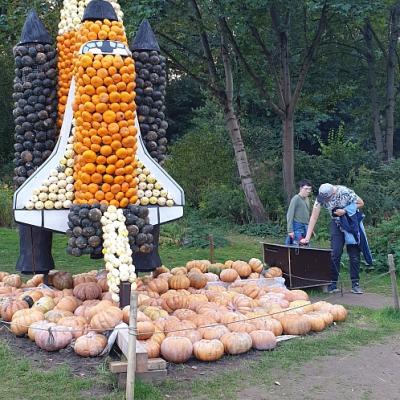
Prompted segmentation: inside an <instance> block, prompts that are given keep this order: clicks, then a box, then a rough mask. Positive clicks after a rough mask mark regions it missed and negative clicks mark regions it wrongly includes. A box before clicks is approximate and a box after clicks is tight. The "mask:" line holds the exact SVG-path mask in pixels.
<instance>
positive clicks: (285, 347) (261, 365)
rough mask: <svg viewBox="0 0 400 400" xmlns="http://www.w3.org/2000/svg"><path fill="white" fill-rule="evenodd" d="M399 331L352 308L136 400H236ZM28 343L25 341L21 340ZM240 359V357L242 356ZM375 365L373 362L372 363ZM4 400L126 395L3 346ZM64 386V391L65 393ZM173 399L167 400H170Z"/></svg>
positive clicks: (139, 391)
mask: <svg viewBox="0 0 400 400" xmlns="http://www.w3.org/2000/svg"><path fill="white" fill-rule="evenodd" d="M399 329H400V316H399V315H398V314H396V313H395V312H393V311H392V310H380V311H372V310H368V309H365V308H361V307H358V308H352V309H351V311H350V317H349V319H348V320H347V321H346V322H345V323H342V324H340V325H338V326H333V327H331V328H328V329H327V330H326V331H324V332H322V333H320V334H317V335H307V336H306V337H303V338H300V339H294V340H291V341H288V342H284V343H282V344H280V345H279V347H278V348H277V349H276V350H275V351H272V352H263V353H260V357H257V358H256V359H253V360H252V359H248V358H247V359H246V360H243V362H241V363H240V366H239V367H238V368H235V369H232V368H228V369H224V368H220V367H219V366H218V364H215V368H214V369H213V370H212V372H210V373H208V374H206V375H204V376H203V377H202V376H198V377H196V378H194V379H190V380H189V381H188V380H187V379H185V380H182V381H179V379H176V380H171V379H169V380H167V381H165V382H164V383H163V384H161V385H149V384H143V383H141V382H137V385H136V388H135V394H136V396H135V398H136V399H138V400H139V399H143V400H160V399H165V398H169V397H170V398H174V399H182V400H183V399H187V398H191V399H207V398H208V399H213V400H218V399H236V396H235V391H236V390H237V389H238V388H239V389H241V390H242V389H245V388H246V387H250V386H255V385H257V387H260V388H262V387H265V386H267V385H270V384H271V382H270V380H271V379H272V378H271V377H270V372H272V371H277V370H278V371H279V370H282V372H283V373H285V371H288V370H289V369H291V368H301V365H302V363H304V362H306V361H310V360H313V359H317V358H319V357H323V356H327V355H340V354H346V353H348V352H351V351H352V350H354V349H355V348H356V347H357V346H366V345H369V344H373V343H378V342H380V341H382V340H383V339H384V338H385V337H386V336H390V335H392V334H395V333H396V332H398V331H399ZM21 340H24V339H21ZM237 357H240V356H237ZM371 362H373V360H371ZM0 373H1V375H2V384H1V385H0V398H7V399H10V400H22V399H23V400H33V399H35V400H50V399H54V398H55V393H56V396H57V399H60V400H64V399H65V400H71V399H74V400H80V399H82V400H83V399H85V400H89V399H93V400H94V399H97V400H106V399H108V400H119V399H121V400H122V399H124V392H123V391H119V390H117V389H115V386H114V382H113V378H112V377H111V376H110V375H109V374H108V373H107V372H106V371H105V370H104V366H101V367H100V369H99V372H98V374H97V375H96V377H95V378H82V377H77V376H74V375H72V374H71V372H70V371H69V370H68V369H67V368H65V367H57V368H55V369H53V370H51V371H41V370H38V369H37V368H34V367H33V366H32V364H31V363H30V361H29V360H27V359H26V358H24V356H23V355H21V354H15V353H13V352H12V350H11V349H10V348H9V347H8V345H7V344H6V343H4V342H2V343H0ZM60 388H62V390H60ZM167 396H168V397H167Z"/></svg>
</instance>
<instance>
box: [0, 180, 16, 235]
mask: <svg viewBox="0 0 400 400" xmlns="http://www.w3.org/2000/svg"><path fill="white" fill-rule="evenodd" d="M12 200H13V189H12V188H11V187H10V186H9V185H7V184H2V185H1V186H0V226H4V227H7V228H11V227H13V226H15V223H14V216H13V207H12Z"/></svg>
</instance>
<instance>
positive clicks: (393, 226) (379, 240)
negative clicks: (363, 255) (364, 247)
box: [367, 214, 400, 271]
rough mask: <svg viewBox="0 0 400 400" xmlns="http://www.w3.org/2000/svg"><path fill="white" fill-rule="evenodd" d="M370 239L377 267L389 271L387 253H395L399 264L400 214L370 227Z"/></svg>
mask: <svg viewBox="0 0 400 400" xmlns="http://www.w3.org/2000/svg"><path fill="white" fill-rule="evenodd" d="M367 234H368V240H369V244H370V247H371V251H372V254H373V257H374V263H375V267H376V269H378V270H381V271H387V270H388V265H387V255H388V254H393V255H394V258H395V262H396V264H397V266H399V263H400V240H399V238H400V214H396V215H394V216H392V217H391V218H389V219H387V220H385V221H383V222H381V223H380V224H378V225H377V226H376V227H371V228H369V229H368V232H367Z"/></svg>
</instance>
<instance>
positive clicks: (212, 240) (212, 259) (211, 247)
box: [208, 235, 215, 264]
mask: <svg viewBox="0 0 400 400" xmlns="http://www.w3.org/2000/svg"><path fill="white" fill-rule="evenodd" d="M208 240H209V241H210V263H211V264H213V263H214V248H215V246H214V236H213V235H208Z"/></svg>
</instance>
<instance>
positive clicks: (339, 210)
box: [334, 208, 346, 217]
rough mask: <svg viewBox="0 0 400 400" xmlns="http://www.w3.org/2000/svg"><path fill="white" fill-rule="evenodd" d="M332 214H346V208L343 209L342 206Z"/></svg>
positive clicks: (339, 215)
mask: <svg viewBox="0 0 400 400" xmlns="http://www.w3.org/2000/svg"><path fill="white" fill-rule="evenodd" d="M334 214H335V215H336V216H338V217H341V216H342V215H344V214H346V210H343V208H338V209H337V210H336V211H335V212H334Z"/></svg>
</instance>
